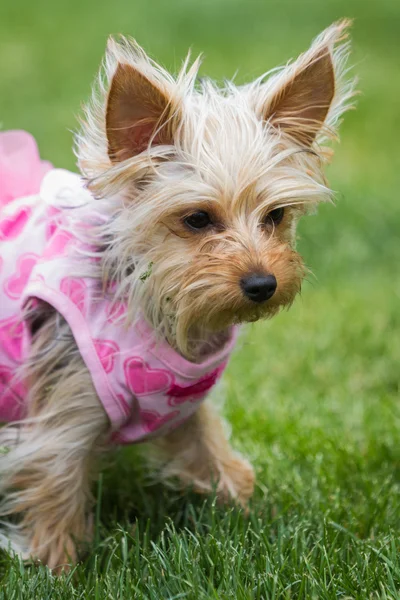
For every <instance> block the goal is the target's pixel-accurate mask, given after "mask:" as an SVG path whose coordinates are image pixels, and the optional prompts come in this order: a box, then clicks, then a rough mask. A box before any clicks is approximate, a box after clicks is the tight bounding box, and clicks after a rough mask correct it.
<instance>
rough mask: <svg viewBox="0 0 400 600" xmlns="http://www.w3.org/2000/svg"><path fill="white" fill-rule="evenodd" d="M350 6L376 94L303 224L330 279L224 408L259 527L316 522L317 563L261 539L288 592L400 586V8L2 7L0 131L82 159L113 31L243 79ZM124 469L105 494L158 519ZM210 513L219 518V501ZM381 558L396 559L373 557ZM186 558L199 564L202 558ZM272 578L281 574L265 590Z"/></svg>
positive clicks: (260, 352)
mask: <svg viewBox="0 0 400 600" xmlns="http://www.w3.org/2000/svg"><path fill="white" fill-rule="evenodd" d="M343 16H347V17H352V18H354V19H355V24H354V28H353V32H352V37H353V42H354V44H353V48H354V50H353V54H352V57H351V62H352V64H353V65H354V72H355V73H356V74H357V75H358V77H359V79H360V83H359V89H360V90H361V95H360V97H359V99H358V106H357V109H356V111H353V112H351V113H348V114H347V115H346V116H345V121H344V124H343V126H342V128H341V135H342V142H341V144H340V145H338V146H336V157H335V159H334V162H333V165H332V166H331V167H330V168H329V179H330V182H331V184H332V187H333V188H334V189H335V190H338V193H337V205H336V207H334V206H331V205H326V206H322V207H321V208H320V210H319V214H318V215H317V216H313V217H310V218H308V219H306V220H304V222H303V223H301V226H300V229H299V238H300V239H299V246H300V250H301V252H302V254H303V255H304V256H305V258H306V262H307V264H308V265H309V266H310V267H311V268H312V271H313V272H314V274H315V277H311V278H310V281H309V282H308V283H306V285H305V286H304V290H303V293H302V295H301V297H300V298H299V299H298V300H297V302H296V304H295V306H294V307H293V309H292V310H291V311H290V312H289V313H283V314H282V315H280V316H279V317H277V318H276V319H275V320H274V321H273V322H271V323H266V324H262V325H261V324H256V325H254V326H252V327H251V328H249V331H248V334H247V336H246V337H245V339H244V341H243V342H242V346H241V348H240V350H239V351H238V353H237V354H236V356H235V357H234V359H233V361H232V363H231V366H230V369H229V372H228V374H227V377H226V390H227V402H226V405H225V412H226V414H227V415H228V417H229V418H230V420H231V422H232V427H233V432H234V438H235V440H236V441H237V444H238V445H239V447H240V448H241V449H242V450H243V451H244V452H245V453H246V454H248V455H249V456H250V458H251V459H252V460H253V462H254V463H255V465H256V470H257V473H258V481H259V487H258V490H257V494H256V499H255V503H254V513H253V514H254V515H257V519H259V520H260V521H257V522H259V523H262V524H263V526H265V527H266V528H267V529H268V528H269V525H270V524H271V531H272V532H273V531H274V528H273V526H272V523H275V525H276V523H279V526H278V528H277V530H278V531H280V532H281V534H282V535H283V536H284V535H287V536H288V539H289V540H290V539H291V537H290V536H292V535H293V531H305V530H307V531H308V532H311V534H310V535H311V538H310V539H311V541H310V540H309V539H308V538H307V540H305V541H304V544H303V546H301V548H302V552H303V554H304V556H305V557H306V556H309V562H307V561H306V560H305V562H304V564H302V566H301V565H300V566H299V565H297V566H296V568H295V567H294V566H293V570H292V571H290V569H289V571H287V568H286V567H287V565H286V566H285V567H283V566H282V565H283V563H282V561H280V559H279V552H281V541H280V540H281V538H280V537H279V535H277V537H276V538H274V537H273V536H274V535H275V534H273V533H271V535H272V542H271V546H270V547H268V548H266V546H263V545H262V544H261V546H260V547H259V548H258V552H261V553H263V552H264V553H265V555H266V556H267V557H269V558H268V560H270V564H272V565H275V566H272V567H270V573H272V575H273V577H275V578H276V582H275V583H276V585H275V588H274V589H275V593H277V594H278V592H279V593H281V594H282V595H279V594H278V595H277V596H275V597H301V594H300V592H299V590H298V588H296V587H295V588H293V590H294V592H293V593H294V595H293V596H290V594H291V593H292V592H291V591H290V590H289V592H288V591H287V590H288V589H289V588H288V587H287V586H288V585H289V583H290V582H291V581H297V579H298V580H299V581H303V578H305V579H304V581H306V584H305V587H304V588H301V589H303V593H304V594H305V595H304V596H303V597H305V598H311V597H315V598H320V597H329V598H330V597H332V598H333V597H338V596H340V597H342V596H343V597H345V596H346V594H348V596H347V597H358V598H364V597H365V598H366V597H377V598H378V597H379V598H380V597H382V598H389V597H390V598H399V596H398V595H396V593H397V592H398V590H399V589H400V567H399V564H398V563H397V566H396V565H395V564H394V562H393V560H394V559H393V557H392V558H391V559H390V560H389V558H387V555H385V549H386V548H388V547H394V548H396V545H397V544H398V531H399V525H400V513H399V475H400V405H399V364H400V310H399V300H400V277H399V275H400V269H399V264H400V239H399V238H400V233H399V232H400V200H399V189H400V152H399V141H398V139H399V130H400V101H399V98H400V63H399V55H400V42H399V38H400V36H399V31H400V3H399V2H398V1H396V0H380V2H374V1H372V0H346V1H345V0H335V1H333V0H325V1H324V2H322V1H321V0H303V1H301V2H299V1H296V0H291V1H288V0H269V1H267V0H263V1H261V0H247V1H246V0H201V1H198V2H195V1H194V0H169V1H168V2H165V1H164V2H162V0H152V1H149V0H135V1H132V0H129V1H128V0H114V2H103V1H97V2H95V0H85V1H83V0H79V1H78V0H68V2H67V1H66V0H59V1H57V2H54V1H53V2H50V0H36V2H29V1H28V0H16V1H14V2H11V1H9V0H8V1H7V2H3V3H1V6H0V123H1V126H2V127H3V128H5V129H10V128H23V129H27V130H29V131H31V132H32V133H33V134H34V135H35V137H36V138H37V140H38V142H39V146H40V148H41V153H42V155H43V157H44V158H46V159H49V160H51V161H52V162H53V163H54V164H55V165H56V166H62V167H66V168H71V169H73V168H74V157H73V154H72V152H71V145H72V134H71V130H73V129H74V128H75V127H76V120H75V116H76V115H77V114H79V110H80V105H81V103H82V101H83V100H85V99H86V98H87V97H88V95H89V92H90V87H91V82H92V81H93V79H94V76H95V73H96V71H97V68H98V65H99V62H100V60H101V57H102V55H103V51H104V47H105V43H106V38H107V36H108V35H109V34H110V33H119V32H121V33H125V34H129V35H132V36H134V37H135V38H136V39H137V40H138V41H139V43H140V44H141V45H143V46H144V47H145V49H146V50H147V51H148V52H149V53H150V54H151V55H152V56H153V57H154V58H155V59H156V60H158V61H159V62H161V63H162V64H164V65H165V66H167V67H168V68H171V69H172V70H176V69H177V68H178V67H179V65H180V63H181V61H182V59H183V57H184V56H185V54H186V52H187V50H188V48H189V47H191V48H192V50H193V53H194V55H196V54H197V53H199V52H200V51H201V52H203V53H204V55H205V61H204V64H203V67H202V73H204V74H207V75H209V76H212V77H214V78H217V79H222V78H225V77H232V76H234V75H235V73H237V76H236V80H237V81H238V82H244V81H248V80H249V79H250V78H254V77H256V76H258V75H259V74H261V73H262V72H264V71H266V70H268V69H270V68H272V67H274V66H276V65H279V64H283V63H285V62H286V61H287V60H288V59H289V58H291V57H294V56H296V55H297V54H298V53H300V52H301V51H303V50H304V49H306V48H307V47H308V46H309V44H310V42H311V39H312V38H313V37H314V36H315V35H317V34H318V33H319V32H320V31H321V30H322V29H323V28H325V27H326V26H328V25H329V24H330V23H331V22H332V21H334V20H336V19H338V18H341V17H343ZM128 454H129V451H128ZM126 468H127V467H126V466H125V467H123V466H121V465H120V467H119V469H121V471H120V473H125V476H124V477H123V478H121V479H122V481H120V480H118V478H117V479H116V480H115V487H116V488H117V490H118V491H115V492H114V493H111V492H107V491H106V492H105V498H104V502H103V505H104V506H105V507H107V506H108V508H109V509H110V510H111V507H112V506H114V505H122V501H121V500H120V499H119V498H120V497H122V498H124V502H125V503H127V505H128V507H129V506H130V504H129V503H130V502H131V503H132V506H133V509H132V510H133V511H134V513H135V511H136V509H137V507H138V506H141V509H142V513H143V514H144V516H142V517H141V518H143V519H145V518H146V517H147V516H151V515H154V514H155V513H157V514H158V512H157V511H159V510H161V509H160V507H159V506H158V507H157V508H155V509H154V511H155V512H153V513H152V512H151V509H150V508H149V506H150V505H151V500H150V498H151V496H146V498H147V500H146V501H145V502H144V503H143V505H142V504H141V502H140V501H139V500H138V498H137V497H135V491H134V489H135V487H134V485H133V484H132V483H131V482H130V475H129V471H126V472H125V471H124V469H126ZM117 474H118V471H117ZM110 477H111V476H110ZM116 477H117V476H116ZM107 494H109V495H108V496H107ZM110 494H111V495H110ZM119 495H120V496H119ZM128 499H129V500H128ZM121 510H122V507H121ZM124 510H126V505H125V509H124ZM210 510H211V509H210ZM128 512H129V511H128ZM103 513H104V515H105V514H106V508H104V510H103ZM124 514H125V512H124ZM135 514H136V513H135ZM139 514H140V511H139ZM168 514H169V513H168V510H167V509H165V515H166V517H165V518H167V516H168ZM104 518H106V517H105V516H104ZM196 518H197V519H199V520H200V521H201V519H205V521H207V519H211V517H210V514H209V513H207V516H206V517H204V515H203V516H202V517H199V516H198V515H197V517H196ZM212 518H213V519H214V518H216V517H215V516H213V517H212ZM254 518H256V517H254ZM139 523H140V521H139ZM175 523H176V519H175ZM327 523H328V524H329V523H336V524H339V525H338V527H339V529H340V528H342V529H341V530H340V531H342V533H343V532H347V533H346V534H345V537H344V538H343V539H341V540H340V543H341V544H342V545H343V544H344V548H347V554H346V553H344V554H343V556H342V557H341V558H340V559H337V561H338V562H337V563H334V564H336V567H335V568H336V571H335V572H333V571H332V570H329V568H328V567H329V565H330V564H332V560H334V559H331V558H330V559H329V560H331V563H330V562H329V560H328V558H327V556H328V555H327V554H326V553H325V554H323V553H322V554H323V556H322V558H321V557H320V556H319V555H318V556H319V558H318V560H319V561H320V563H319V565H317V564H316V560H317V558H316V557H314V556H313V551H314V550H313V549H315V547H316V546H315V544H316V545H318V544H319V543H320V542H318V544H317V542H315V540H314V541H313V539H314V538H313V536H314V534H315V539H317V540H320V539H322V538H318V535H322V534H321V529H320V528H321V527H322V525H321V524H324V527H328V533H326V532H325V529H324V532H325V533H324V535H323V543H326V548H328V549H329V547H332V544H333V543H334V542H333V539H335V540H336V541H335V543H337V537H335V536H336V533H337V529H335V531H334V532H333V530H332V529H329V526H328V525H326V524H327ZM289 524H290V526H289ZM221 527H222V526H221ZM260 527H261V525H260ZM111 528H112V526H111ZM285 528H286V529H285ZM222 529H223V527H222ZM257 531H258V530H257ZM282 532H283V533H282ZM318 532H319V533H318ZM332 532H333V533H332ZM335 532H336V533H335ZM225 533H226V532H225ZM334 534H335V535H334ZM176 535H177V536H178V539H180V543H182V544H183V543H184V542H183V541H182V540H183V538H179V534H176ZM226 535H227V538H226V539H227V540H228V539H229V534H228V533H226ZM329 535H331V538H329ZM325 536H327V538H326V537H325ZM346 536H347V537H346ZM115 539H116V538H115ZM274 540H275V542H276V545H274V543H275V542H274ZM354 540H356V542H354ZM357 540H359V541H357ZM366 541H367V542H366ZM364 542H365V543H367V546H363V545H362V544H363V543H364ZM115 543H117V542H115ZM118 543H119V542H118ZM187 543H188V544H189V546H190V544H191V543H192V542H191V541H190V540H189V541H188V542H187ZM193 543H194V542H193ZM252 543H253V544H254V543H256V542H254V540H253V542H252ZM323 543H322V542H321V544H322V546H323ZM313 544H314V545H313ZM346 544H347V546H346ZM393 544H394V546H393ZM133 545H134V544H133ZM322 546H321V547H322ZM323 547H324V548H325V546H323ZM367 547H368V549H367ZM193 548H194V546H193ZM115 552H117V550H115ZM249 552H250V550H249ZM308 552H309V553H310V554H307V553H308ZM117 554H118V552H117ZM395 554H396V552H395ZM144 555H145V554H144ZM377 555H379V557H386V559H385V560H383V558H382V561H380V558H379V560H378V559H376V560H377V562H376V563H375V562H373V560H372V559H373V557H375V558H376V556H377ZM324 557H325V558H324ZM368 557H369V558H368ZM371 557H372V558H371ZM158 560H161V559H160V558H159V556H158V555H155V556H154V561H155V563H156V564H158V563H157V561H158ZM204 560H205V563H206V564H208V563H207V560H206V559H204ZM229 560H232V561H233V562H232V565H235V568H236V567H237V569H238V571H237V572H238V573H239V575H238V577H239V581H241V582H242V584H243V586H242V588H240V589H241V590H242V591H241V592H240V593H239V592H236V596H235V597H243V598H253V597H260V598H264V597H273V596H264V595H262V594H261V596H254V595H252V593H253V592H251V589H253V588H251V586H250V584H249V586H250V587H246V585H247V584H245V583H243V582H245V580H246V576H245V574H244V573H241V571H240V569H245V570H247V571H248V572H253V571H252V570H251V569H253V570H254V569H256V571H257V569H261V570H262V568H261V567H259V566H257V567H254V564H255V563H252V566H251V565H250V564H246V562H244V563H243V565H242V566H241V567H240V566H238V563H237V560H238V558H237V556H236V555H232V557H231V558H230V559H229ZM249 560H250V559H249ZM266 560H267V559H266ZM274 560H275V562H274ZM335 560H336V559H335ZM374 560H375V559H374ZM132 561H133V562H134V559H133V558H132ZM188 561H189V562H188V565H187V570H188V573H189V572H190V571H191V569H192V568H193V561H194V562H196V559H195V558H193V557H191V558H190V560H189V559H188ZM235 561H236V562H235ZM324 561H327V563H326V564H325V563H324ZM390 561H392V562H390ZM160 564H161V563H160ZM241 564H242V563H241ZM288 564H289V566H290V564H291V563H290V559H288ZM372 564H373V569H372V570H371V565H372ZM199 565H200V568H202V567H201V565H202V563H201V561H200V563H199ZM257 565H258V563H257ZM310 565H311V567H310ZM321 565H324V566H323V568H322V567H321ZM326 565H328V566H326ZM368 565H369V570H368ZM160 568H161V567H160ZM170 568H171V569H172V570H174V568H175V566H174V565H173V564H172V565H171V566H170ZM232 568H234V567H232ZM221 569H222V567H221ZM296 569H297V570H296ZM321 569H322V570H321ZM326 569H327V570H326ZM224 572H225V571H224ZM227 572H229V569H228V571H227ZM240 573H241V574H240ZM344 573H346V575H344ZM356 575H357V576H356ZM254 576H255V575H254ZM258 576H261V575H260V572H259V571H257V577H258ZM210 577H211V576H210ZM221 577H222V575H221ZM240 577H241V578H242V579H240ZM188 578H189V579H190V576H189V575H188ZM296 578H297V579H296ZM318 578H320V579H318ZM178 579H179V578H178ZM176 581H177V580H176V579H175V580H172V579H171V582H170V583H169V584H168V585H167V584H166V583H165V585H166V586H167V587H165V588H163V587H162V584H161V583H160V582H158V583H157V582H155V583H154V586H155V587H154V590H158V592H157V591H155V592H154V594H155V595H154V596H152V595H151V594H150V592H149V590H150V587H148V588H146V590H147V592H146V593H148V594H149V595H148V596H146V595H145V596H143V597H155V598H157V597H171V598H172V597H173V595H171V596H169V595H168V594H167V591H168V590H169V591H168V593H170V592H171V590H173V589H174V590H175V589H176V590H178V591H177V592H176V593H180V592H181V589H180V588H179V587H178V588H176V587H174V586H176V585H177V583H176ZM179 581H181V579H179ZM210 581H211V583H212V585H214V587H212V589H213V594H215V595H209V596H208V595H207V593H206V592H205V591H204V590H205V589H206V587H204V586H203V587H201V586H200V588H199V589H200V592H197V595H194V596H191V595H190V593H191V592H190V593H189V592H188V593H187V594H186V592H185V596H184V597H193V598H196V600H197V598H200V597H205V598H208V597H224V598H225V597H227V598H228V597H233V596H229V589H230V587H229V586H230V585H232V583H231V584H229V581H228V579H227V582H228V583H226V590H227V591H226V592H221V589H223V590H225V588H224V587H223V585H222V584H221V585H222V587H221V588H218V590H219V591H215V590H217V585H216V583H215V579H213V578H212V577H211V580H210ZM221 581H222V579H221ZM268 581H272V580H271V579H268V577H267V576H266V579H265V581H264V580H263V582H264V583H263V584H262V585H264V586H267V583H266V582H268ZM274 581H275V580H274ZM316 581H325V584H324V586H323V585H322V584H321V586H322V587H318V585H317V583H315V582H316ZM326 582H328V583H329V582H331V583H332V582H333V587H332V586H330V585H328V583H326ZM351 582H352V583H351ZM14 583H15V582H14ZM15 585H17V583H15ZM43 585H44V584H43ZM146 585H148V586H150V584H149V583H147V584H146ZM182 585H183V584H182ZM202 585H203V584H202ZM204 585H205V584H204ZM260 585H261V584H260ZM168 586H169V587H168ZM307 586H308V587H307ZM352 586H353V587H352ZM138 589H139V588H138ZM140 589H142V591H143V590H144V589H145V584H143V588H140ZM152 589H153V588H152ZM183 589H185V586H183ZM210 589H211V588H210ZM262 589H267V587H265V588H262ZM268 589H269V588H268ZM160 590H163V591H160ZM166 590H167V591H166ZM285 590H286V591H285ZM304 590H305V591H304ZM321 590H322V591H321ZM337 590H339V592H340V593H339V592H338V591H337ZM382 590H383V591H382ZM393 590H394V591H393ZM396 590H397V592H396ZM60 593H61V592H60ZM193 593H194V592H193ZM223 593H226V594H227V595H226V596H225V595H223ZM269 593H270V592H269ZM358 593H359V595H357V594H358ZM157 594H158V595H157ZM163 594H165V595H163ZM171 594H172V592H171ZM202 594H205V595H204V596H203V595H202ZM210 594H211V592H210ZM218 594H222V595H218ZM241 594H243V595H241ZM271 594H272V592H271ZM285 594H289V595H287V596H286V595H285ZM296 594H299V595H298V596H296ZM331 594H332V595H331ZM384 594H387V595H384ZM60 597H61V596H60ZM65 597H68V596H65ZM82 597H84V596H82ZM85 597H86V596H85ZM88 597H92V596H88ZM96 597H97V596H96ZM99 597H103V596H100V595H99ZM104 597H110V596H104ZM112 597H114V596H112ZM115 597H117V596H115ZM121 597H123V596H121ZM137 597H142V596H137ZM174 597H178V596H174ZM179 597H181V596H179Z"/></svg>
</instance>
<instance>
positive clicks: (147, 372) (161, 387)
mask: <svg viewBox="0 0 400 600" xmlns="http://www.w3.org/2000/svg"><path fill="white" fill-rule="evenodd" d="M124 372H125V378H126V382H127V384H128V387H129V389H130V390H131V392H132V393H133V394H134V395H135V396H147V395H149V394H158V393H160V392H164V391H165V390H167V389H168V387H169V386H170V385H171V383H172V376H171V375H170V373H168V371H164V370H163V369H152V368H151V367H149V366H148V365H147V363H145V362H144V361H143V360H142V359H141V358H140V357H136V356H134V357H132V358H128V359H127V360H126V361H125V363H124Z"/></svg>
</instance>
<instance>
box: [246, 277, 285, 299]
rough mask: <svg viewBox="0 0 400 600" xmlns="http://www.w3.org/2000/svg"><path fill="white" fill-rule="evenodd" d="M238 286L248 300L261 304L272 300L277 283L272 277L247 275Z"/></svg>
mask: <svg viewBox="0 0 400 600" xmlns="http://www.w3.org/2000/svg"><path fill="white" fill-rule="evenodd" d="M240 286H241V288H242V290H243V293H244V295H245V296H246V297H247V298H248V299H249V300H252V301H253V302H258V303H260V304H261V302H266V301H267V300H269V299H270V298H272V296H273V295H274V294H275V290H276V286H277V283H276V278H275V277H274V275H249V276H248V277H243V279H242V280H241V282H240Z"/></svg>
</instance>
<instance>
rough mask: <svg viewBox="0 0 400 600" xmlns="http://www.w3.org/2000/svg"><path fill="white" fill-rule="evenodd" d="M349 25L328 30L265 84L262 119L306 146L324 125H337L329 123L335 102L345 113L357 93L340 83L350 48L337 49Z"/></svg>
mask: <svg viewBox="0 0 400 600" xmlns="http://www.w3.org/2000/svg"><path fill="white" fill-rule="evenodd" d="M349 24H350V22H349V21H347V20H344V21H341V22H339V23H335V24H334V25H332V26H331V27H329V28H328V29H326V30H325V31H324V32H323V33H322V34H321V35H320V36H319V37H318V38H317V39H316V40H315V42H314V43H313V45H312V46H311V48H310V49H309V50H308V51H307V52H305V53H304V54H302V55H301V56H300V57H299V58H298V59H297V60H296V61H295V62H294V63H292V64H290V65H288V66H287V67H285V68H284V69H283V70H282V71H280V72H279V73H278V74H276V75H274V76H272V77H271V79H270V80H268V81H267V82H266V84H264V85H265V92H264V97H263V99H262V101H261V103H260V99H259V102H258V107H257V108H258V110H257V112H258V113H259V116H260V117H261V118H262V119H263V120H265V121H268V123H270V124H272V125H273V126H274V127H277V128H279V129H280V130H282V131H283V132H285V133H286V134H288V135H290V136H291V137H292V138H293V139H294V140H295V141H296V142H298V143H300V144H301V145H303V146H311V144H312V143H313V142H314V140H315V138H316V136H317V134H318V133H319V132H320V131H321V129H322V128H323V126H324V124H327V126H328V127H329V125H332V124H333V123H326V121H327V117H328V113H333V112H334V111H332V110H331V109H332V108H334V107H333V103H334V104H336V105H337V106H339V105H340V106H339V109H340V108H341V112H343V110H344V109H345V108H346V106H343V104H344V100H346V99H347V97H351V95H352V93H353V90H352V89H350V86H347V88H346V89H343V85H342V82H341V81H340V79H341V77H340V75H341V71H342V70H343V69H342V63H343V56H344V57H346V54H347V50H348V47H347V45H346V44H345V45H344V46H342V47H340V48H339V49H337V50H335V49H334V46H335V44H336V43H337V42H338V41H341V40H342V39H343V38H344V37H345V36H344V35H343V32H344V30H345V29H346V27H347V26H348V25H349ZM334 99H335V102H334ZM336 112H337V111H336ZM334 117H336V115H334Z"/></svg>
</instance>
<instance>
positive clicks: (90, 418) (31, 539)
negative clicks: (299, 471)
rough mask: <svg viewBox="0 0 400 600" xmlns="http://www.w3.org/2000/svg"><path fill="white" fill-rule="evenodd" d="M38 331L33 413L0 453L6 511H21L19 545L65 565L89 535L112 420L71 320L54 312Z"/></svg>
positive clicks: (44, 559)
mask: <svg viewBox="0 0 400 600" xmlns="http://www.w3.org/2000/svg"><path fill="white" fill-rule="evenodd" d="M35 337H36V339H35V342H34V344H33V347H32V359H31V364H30V365H29V386H30V398H29V413H28V418H27V419H26V420H25V421H23V422H22V423H21V424H20V425H19V427H18V430H17V436H16V439H15V442H14V443H13V444H12V446H11V448H10V451H9V452H8V453H7V454H3V455H2V456H1V459H0V491H1V492H2V493H3V494H4V497H5V498H4V502H3V505H2V514H7V515H18V517H19V520H18V524H17V528H16V529H15V528H14V527H13V528H12V529H11V530H10V537H11V540H13V538H14V547H17V548H21V549H22V550H23V554H25V556H26V557H31V558H34V559H36V560H40V561H41V562H43V563H45V564H47V565H48V566H49V567H50V568H52V569H56V570H61V569H63V568H68V565H69V564H71V563H74V562H75V561H76V558H77V545H79V543H81V542H83V541H85V540H87V539H88V538H89V537H90V513H89V511H90V505H91V493H90V484H91V479H92V476H93V462H94V459H95V456H96V454H97V453H98V451H99V449H100V448H101V445H102V442H103V441H104V439H105V436H106V432H107V429H108V420H107V417H106V415H105V412H104V410H103V408H102V405H101V403H100V402H99V400H98V398H97V396H96V393H95V390H94V388H93V384H92V382H91V379H90V376H89V373H88V371H87V369H86V367H85V366H84V364H83V362H82V359H81V357H80V355H79V352H78V351H77V349H76V346H75V342H74V339H73V337H72V334H71V332H70V330H69V327H68V325H67V324H66V323H65V321H63V319H61V317H60V316H59V315H57V314H55V313H52V314H51V316H50V317H47V318H46V323H45V324H44V325H42V326H41V328H40V331H39V332H38V333H37V334H36V336H35ZM8 429H10V428H8ZM6 430H7V428H6ZM9 433H10V432H8V433H7V432H6V431H4V432H1V431H0V440H1V438H2V437H4V439H7V436H9Z"/></svg>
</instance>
